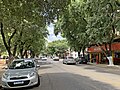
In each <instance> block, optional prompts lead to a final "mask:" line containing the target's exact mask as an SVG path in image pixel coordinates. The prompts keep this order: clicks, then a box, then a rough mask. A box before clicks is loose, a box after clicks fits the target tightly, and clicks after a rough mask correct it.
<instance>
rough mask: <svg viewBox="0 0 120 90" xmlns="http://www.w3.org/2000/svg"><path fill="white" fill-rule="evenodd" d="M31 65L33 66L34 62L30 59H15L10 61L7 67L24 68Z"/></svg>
mask: <svg viewBox="0 0 120 90" xmlns="http://www.w3.org/2000/svg"><path fill="white" fill-rule="evenodd" d="M33 67H35V64H34V62H33V61H32V60H18V61H17V60H16V61H13V62H12V63H11V65H10V66H9V69H26V68H33Z"/></svg>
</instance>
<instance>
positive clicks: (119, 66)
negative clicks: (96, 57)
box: [88, 63, 120, 69]
mask: <svg viewBox="0 0 120 90" xmlns="http://www.w3.org/2000/svg"><path fill="white" fill-rule="evenodd" d="M88 65H94V66H98V67H103V68H113V69H120V65H114V66H109V65H108V64H96V63H88Z"/></svg>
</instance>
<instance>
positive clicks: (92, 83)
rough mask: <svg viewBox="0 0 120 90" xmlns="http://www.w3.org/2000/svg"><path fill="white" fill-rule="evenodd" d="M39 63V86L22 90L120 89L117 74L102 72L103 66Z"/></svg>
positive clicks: (56, 62)
mask: <svg viewBox="0 0 120 90" xmlns="http://www.w3.org/2000/svg"><path fill="white" fill-rule="evenodd" d="M39 63H40V65H41V67H40V69H39V75H40V81H41V84H40V86H39V87H30V88H24V89H22V90H120V81H119V79H117V77H118V78H119V74H111V73H107V72H104V71H103V70H104V69H103V68H100V67H96V66H90V65H65V64H62V62H58V61H53V62H52V61H49V62H39ZM110 71H112V70H111V69H110ZM113 71H114V70H113ZM20 90H21V89H20Z"/></svg>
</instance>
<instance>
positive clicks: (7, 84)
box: [2, 76, 38, 89]
mask: <svg viewBox="0 0 120 90" xmlns="http://www.w3.org/2000/svg"><path fill="white" fill-rule="evenodd" d="M15 82H21V83H17V84H15ZM37 83H38V76H33V77H31V78H26V79H19V80H7V79H4V78H2V87H3V88H7V89H12V88H23V87H30V86H34V85H36V84H37Z"/></svg>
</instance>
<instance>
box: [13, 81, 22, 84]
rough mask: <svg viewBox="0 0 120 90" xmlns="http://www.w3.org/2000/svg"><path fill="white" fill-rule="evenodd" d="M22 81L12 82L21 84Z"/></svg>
mask: <svg viewBox="0 0 120 90" xmlns="http://www.w3.org/2000/svg"><path fill="white" fill-rule="evenodd" d="M23 83H24V82H23V81H16V82H14V84H23Z"/></svg>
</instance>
